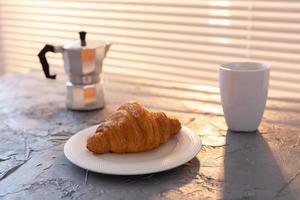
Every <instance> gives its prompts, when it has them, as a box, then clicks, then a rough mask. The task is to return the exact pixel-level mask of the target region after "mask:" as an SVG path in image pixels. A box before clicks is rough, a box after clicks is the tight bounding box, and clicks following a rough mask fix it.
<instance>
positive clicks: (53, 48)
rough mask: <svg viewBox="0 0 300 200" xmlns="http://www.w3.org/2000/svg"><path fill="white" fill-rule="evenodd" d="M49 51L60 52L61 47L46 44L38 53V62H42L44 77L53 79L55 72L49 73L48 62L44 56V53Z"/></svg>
mask: <svg viewBox="0 0 300 200" xmlns="http://www.w3.org/2000/svg"><path fill="white" fill-rule="evenodd" d="M49 51H50V52H53V53H59V52H62V47H61V46H53V45H50V44H46V45H45V46H44V48H42V50H41V51H40V52H39V54H38V57H39V59H40V63H41V64H42V67H43V71H44V73H45V76H46V78H49V79H55V78H56V74H53V75H51V74H50V68H49V64H48V62H47V58H46V53H47V52H49Z"/></svg>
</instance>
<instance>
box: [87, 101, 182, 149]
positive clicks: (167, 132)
mask: <svg viewBox="0 0 300 200" xmlns="http://www.w3.org/2000/svg"><path fill="white" fill-rule="evenodd" d="M180 129H181V124H180V122H179V120H178V119H176V118H175V117H168V116H167V115H166V114H165V113H163V112H150V111H148V110H147V109H146V108H144V107H143V106H142V105H141V104H139V103H138V102H131V103H126V104H124V105H122V106H121V107H120V108H118V109H117V111H116V112H114V113H113V114H112V115H111V116H109V117H108V118H107V119H106V120H105V121H104V122H103V123H102V124H101V125H99V127H98V128H97V130H96V133H94V134H93V135H92V136H91V137H89V138H88V140H87V149H88V150H90V151H91V152H93V153H96V154H102V153H108V152H114V153H134V152H143V151H148V150H151V149H154V148H157V147H158V146H159V145H161V144H163V143H165V142H166V141H167V140H168V139H169V138H170V137H171V136H173V135H175V134H177V133H178V132H179V130H180Z"/></svg>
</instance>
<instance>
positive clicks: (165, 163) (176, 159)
mask: <svg viewBox="0 0 300 200" xmlns="http://www.w3.org/2000/svg"><path fill="white" fill-rule="evenodd" d="M96 128H97V126H93V127H90V128H87V129H84V130H82V131H79V132H78V133H76V134H75V135H73V136H72V137H71V138H70V139H69V140H68V141H67V142H66V144H65V146H64V153H65V156H66V157H67V158H68V159H69V160H70V161H71V162H72V163H74V164H75V165H77V166H79V167H82V168H84V169H87V170H90V171H94V172H98V173H104V174H115V175H138V174H149V173H154V172H160V171H165V170H168V169H172V168H175V167H177V166H180V165H182V164H184V163H186V162H188V161H190V160H191V159H192V158H194V157H195V156H196V155H197V154H198V152H199V151H200V149H201V146H202V143H201V139H200V137H199V136H197V135H196V134H194V133H193V132H192V131H191V130H190V129H189V128H187V127H185V126H183V127H182V129H181V131H180V132H179V133H178V134H177V135H176V136H174V137H172V138H171V139H170V140H169V141H168V142H167V143H165V144H163V145H161V146H160V147H159V148H157V149H154V150H151V151H147V152H142V153H129V154H114V153H107V154H101V155H95V154H93V153H91V152H90V151H89V150H88V149H87V148H86V140H87V138H88V137H89V136H90V135H92V134H93V133H94V132H95V131H96Z"/></svg>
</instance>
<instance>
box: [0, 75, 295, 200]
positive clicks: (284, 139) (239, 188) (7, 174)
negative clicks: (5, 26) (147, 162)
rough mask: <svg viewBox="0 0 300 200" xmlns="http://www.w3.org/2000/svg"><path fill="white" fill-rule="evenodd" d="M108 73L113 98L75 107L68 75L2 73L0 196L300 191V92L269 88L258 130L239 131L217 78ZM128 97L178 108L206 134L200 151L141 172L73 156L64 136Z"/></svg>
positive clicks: (285, 195) (219, 195) (234, 195)
mask: <svg viewBox="0 0 300 200" xmlns="http://www.w3.org/2000/svg"><path fill="white" fill-rule="evenodd" d="M105 81H106V84H105V90H106V91H105V95H106V101H107V105H106V107H105V108H104V109H102V110H98V111H93V112H74V111H70V110H67V109H66V108H65V102H64V100H65V87H64V83H63V81H62V80H57V81H52V80H46V79H44V78H43V77H42V75H41V74H38V75H35V74H30V75H29V74H23V75H21V74H13V75H6V76H3V77H1V78H0V141H1V145H0V199H51V200H52V199H300V196H299V195H300V175H299V174H300V142H299V133H300V123H299V122H300V121H299V120H300V115H299V113H300V102H299V101H297V99H293V98H280V97H274V96H273V94H271V95H270V99H269V101H268V107H267V110H266V112H265V116H264V120H263V123H262V124H261V126H260V129H259V132H257V133H251V134H241V133H231V132H230V131H227V128H226V124H225V122H224V118H223V116H222V111H221V107H220V102H219V96H218V91H217V90H216V89H215V88H211V87H194V86H193V85H189V84H184V83H175V82H167V81H159V80H155V79H153V80H151V79H142V78H138V77H130V76H124V75H118V74H113V73H110V74H109V73H106V74H105ZM275 96H276V95H275ZM129 100H138V101H140V102H141V103H143V104H144V105H145V106H147V107H148V108H150V109H152V110H162V111H164V112H166V113H168V114H174V115H176V116H177V117H178V118H179V119H180V120H181V122H182V123H183V124H185V125H187V126H189V127H190V128H191V129H193V130H194V131H195V133H196V134H199V135H200V136H201V138H202V141H203V144H204V146H203V148H202V150H201V152H200V153H199V154H198V155H197V157H196V158H194V159H193V160H191V161H190V162H188V163H186V164H184V165H182V166H180V167H178V168H176V169H173V170H169V171H165V172H161V173H156V174H148V175H140V176H111V175H104V174H96V173H92V172H88V171H86V170H84V169H81V168H79V167H76V166H74V165H73V164H71V163H70V162H69V161H68V160H67V159H66V158H65V156H64V154H63V145H64V143H65V141H66V140H67V139H68V138H69V137H70V136H72V135H73V134H74V133H76V132H77V131H79V130H81V129H84V128H87V127H89V126H92V125H95V124H98V123H99V122H101V121H102V120H103V119H104V118H105V117H106V116H107V115H109V114H110V113H111V112H113V111H114V109H116V107H117V106H118V105H120V104H122V103H124V102H126V101H129Z"/></svg>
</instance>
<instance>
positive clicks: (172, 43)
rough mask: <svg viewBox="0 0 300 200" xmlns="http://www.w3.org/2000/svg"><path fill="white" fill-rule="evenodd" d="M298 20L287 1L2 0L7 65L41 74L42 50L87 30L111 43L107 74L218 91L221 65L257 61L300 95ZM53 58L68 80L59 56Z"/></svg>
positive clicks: (298, 7)
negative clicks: (216, 89)
mask: <svg viewBox="0 0 300 200" xmlns="http://www.w3.org/2000/svg"><path fill="white" fill-rule="evenodd" d="M299 22H300V2H299V1H289V0H288V1H269V0H264V1H259V0H248V1H242V0H241V1H234V0H233V1H229V0H201V1H199V0H186V1H176V0H109V1H108V0H93V1H76V0H72V1H71V0H9V1H6V0H0V30H1V31H0V44H1V47H0V55H1V67H2V68H3V67H5V71H6V72H7V73H10V72H22V73H28V72H32V71H38V72H40V73H41V76H43V74H42V72H41V66H40V64H39V62H38V58H37V54H38V52H39V50H40V49H41V48H42V47H43V45H44V44H46V43H50V44H65V43H68V42H70V41H72V40H74V39H77V38H78V31H81V30H84V31H87V32H88V35H87V39H92V40H103V41H110V42H112V43H113V46H112V48H111V50H110V52H109V53H108V55H107V58H106V59H105V62H104V69H103V70H104V73H106V74H111V75H119V76H121V77H124V78H126V77H127V78H128V77H129V78H130V77H140V78H143V79H144V80H145V81H146V80H148V81H149V80H153V81H155V80H164V81H168V82H174V83H175V82H180V83H186V84H192V85H211V86H217V79H218V76H217V73H218V65H219V64H221V63H223V62H230V61H243V60H249V61H258V62H265V63H269V64H271V65H272V72H271V82H270V85H271V90H274V91H275V90H276V91H277V92H276V94H279V96H280V97H281V96H282V95H283V96H286V97H289V98H291V97H295V98H300V95H299V92H300V79H299V78H298V77H299V72H300V66H299V61H300V57H299V53H300V34H299V33H300V26H299ZM47 56H48V58H49V62H50V65H51V67H52V70H51V71H52V72H55V73H58V74H61V75H62V74H63V70H64V69H63V62H62V58H61V55H59V54H48V55H47ZM61 75H59V76H61Z"/></svg>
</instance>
